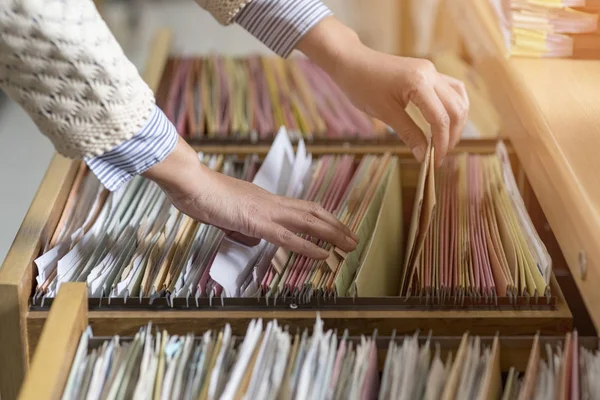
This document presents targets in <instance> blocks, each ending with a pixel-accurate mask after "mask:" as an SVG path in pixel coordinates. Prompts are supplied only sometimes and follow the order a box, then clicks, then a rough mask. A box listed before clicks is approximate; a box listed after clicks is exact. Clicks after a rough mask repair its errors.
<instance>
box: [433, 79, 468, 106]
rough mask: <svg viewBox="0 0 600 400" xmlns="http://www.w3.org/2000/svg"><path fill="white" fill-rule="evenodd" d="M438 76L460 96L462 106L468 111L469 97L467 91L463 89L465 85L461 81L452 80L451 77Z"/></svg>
mask: <svg viewBox="0 0 600 400" xmlns="http://www.w3.org/2000/svg"><path fill="white" fill-rule="evenodd" d="M440 76H441V77H442V79H443V80H445V81H446V83H448V84H449V85H450V87H452V89H454V90H455V91H456V93H458V94H459V95H460V97H461V98H462V99H463V101H464V105H465V106H466V107H467V109H468V108H469V95H468V94H467V89H466V88H465V84H464V83H463V82H462V81H460V80H458V79H456V78H453V77H451V76H448V75H444V74H440Z"/></svg>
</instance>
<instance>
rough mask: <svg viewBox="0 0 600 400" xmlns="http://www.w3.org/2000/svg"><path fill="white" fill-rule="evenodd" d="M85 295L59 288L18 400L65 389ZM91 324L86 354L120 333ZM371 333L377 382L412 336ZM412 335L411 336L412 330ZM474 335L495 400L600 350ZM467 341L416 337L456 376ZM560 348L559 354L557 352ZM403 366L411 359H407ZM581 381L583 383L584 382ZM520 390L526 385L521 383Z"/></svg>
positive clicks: (591, 345)
mask: <svg viewBox="0 0 600 400" xmlns="http://www.w3.org/2000/svg"><path fill="white" fill-rule="evenodd" d="M85 292H86V288H85V286H84V285H83V284H81V283H75V284H71V283H69V284H65V285H64V286H63V287H62V288H61V290H60V292H59V295H58V297H57V299H56V302H55V303H54V305H53V306H52V309H51V312H50V317H49V319H48V322H47V324H46V326H45V327H44V329H43V333H42V339H41V342H40V345H39V347H38V349H37V350H36V352H35V357H34V359H33V364H32V368H31V371H30V373H29V374H28V376H27V379H26V381H25V383H24V386H23V388H22V390H21V398H24V399H29V398H32V399H33V398H36V399H37V398H40V396H41V397H42V398H45V397H47V396H48V393H52V394H54V397H58V395H60V393H62V391H63V390H64V388H65V385H66V382H67V377H68V371H70V370H71V366H72V364H73V362H74V358H75V353H76V351H78V350H77V349H78V346H81V345H80V344H79V340H77V339H78V338H79V336H80V335H81V334H82V333H83V332H84V330H85V329H86V326H87V325H88V318H90V317H91V318H96V319H97V315H96V316H94V315H93V313H88V310H87V304H86V303H87V302H86V293H85ZM157 314H158V313H155V315H157ZM261 317H262V318H264V319H265V321H264V323H263V325H262V326H263V327H264V326H265V325H264V324H266V323H267V320H268V319H270V316H267V315H262V316H261ZM151 320H152V323H153V326H156V327H158V328H159V329H160V330H161V331H163V330H164V329H166V331H167V332H168V333H169V334H174V333H175V332H173V331H172V330H171V328H175V329H176V330H178V331H179V330H181V329H182V326H181V325H179V326H177V325H172V324H169V323H167V324H165V323H164V322H165V320H164V318H162V317H159V318H158V319H156V318H151ZM134 321H138V320H136V319H132V320H131V321H130V322H131V327H130V328H131V329H132V333H137V332H139V329H140V327H142V326H143V325H144V324H145V323H146V321H141V320H140V322H141V325H137V326H134V325H133V324H134V323H135V322H134ZM192 321H193V320H192ZM288 321H289V320H283V321H282V320H279V321H278V322H279V326H284V325H285V324H286V323H287V322H288ZM332 321H333V320H332V319H325V320H324V321H323V322H324V330H329V329H332V328H335V327H337V326H332V325H331V324H330V322H332ZM89 322H91V323H92V327H93V336H92V337H90V338H89V341H88V352H89V351H91V350H92V349H99V348H100V347H101V346H102V345H103V344H104V343H105V342H106V341H107V340H110V339H111V337H112V336H113V335H115V333H117V334H121V332H122V328H121V327H120V326H118V325H113V326H112V328H111V327H110V326H109V325H108V324H106V325H104V326H102V329H103V332H104V333H100V332H98V329H97V328H100V326H99V325H98V324H97V321H96V324H94V323H93V321H91V320H90V321H89ZM181 322H183V321H181ZM230 322H231V326H232V328H233V333H234V334H235V332H236V331H240V329H241V332H242V333H241V334H240V335H239V336H237V337H234V338H232V340H233V341H234V343H236V346H240V344H241V343H242V341H243V340H244V333H245V332H246V328H247V326H242V324H241V323H240V321H239V320H232V321H230ZM307 323H309V324H310V326H314V324H315V319H312V320H311V321H308V318H307ZM347 323H348V324H351V321H347ZM183 329H184V332H186V333H190V332H192V333H194V334H195V340H196V342H195V343H194V344H193V346H194V347H195V346H201V345H200V342H199V341H200V338H201V337H202V333H203V332H205V331H207V330H212V332H213V335H214V332H215V331H219V330H220V329H219V328H217V327H216V326H211V327H201V326H200V325H196V324H191V325H187V326H186V327H185V328H183ZM366 330H367V328H366V327H365V328H364V332H365V333H366ZM292 332H293V331H292ZM374 332H376V337H374V347H372V348H371V351H372V352H373V353H372V354H373V356H372V357H370V358H369V360H370V361H369V362H372V363H373V364H372V365H373V366H374V367H373V368H376V369H377V370H378V371H379V374H377V371H376V370H375V371H373V373H374V374H375V375H376V376H374V379H376V380H377V379H380V378H378V377H377V376H379V377H381V372H382V371H384V370H386V368H389V365H387V364H386V358H387V357H389V355H388V354H389V351H390V341H396V343H401V342H402V341H403V340H407V339H406V338H407V337H410V336H412V335H409V336H405V337H404V339H403V338H402V337H403V335H398V336H396V338H392V337H389V336H386V335H381V334H380V331H379V326H377V327H376V328H374ZM338 333H340V331H338ZM411 333H414V331H413V332H411ZM86 335H87V333H86ZM132 336H133V335H129V337H120V338H119V342H121V343H123V342H127V341H130V340H132ZM292 336H293V335H292ZM369 336H371V335H367V337H369ZM469 336H470V337H471V338H472V337H473V336H475V335H473V334H472V333H469ZM477 336H478V341H479V343H478V344H476V345H475V347H471V350H470V351H476V352H477V357H480V355H479V352H480V351H481V357H482V358H480V360H481V361H480V362H481V363H482V365H483V366H484V368H483V370H484V372H483V373H482V378H481V382H487V383H482V389H481V390H484V391H487V392H488V394H489V396H485V397H483V398H498V396H499V395H500V393H502V392H503V391H506V390H507V389H506V385H507V383H506V381H504V382H503V379H502V376H503V375H504V374H505V373H507V372H509V371H510V372H509V374H511V376H513V379H514V378H518V379H520V380H522V382H535V381H536V379H537V374H539V373H540V372H538V367H537V365H538V363H539V362H543V360H545V359H546V355H545V354H546V352H547V351H548V350H549V349H552V351H556V352H558V353H557V354H563V352H564V354H566V355H565V357H568V358H567V361H565V363H566V365H569V366H571V370H569V373H568V374H566V373H564V372H562V373H561V374H562V375H561V376H563V375H564V376H565V377H566V382H569V381H571V379H572V377H576V379H578V380H577V382H579V376H580V374H582V373H583V372H584V371H587V369H585V367H583V366H581V367H580V366H579V363H574V364H572V361H571V360H576V359H578V357H581V356H579V354H583V353H580V352H583V351H584V349H586V350H589V351H591V352H594V351H596V350H597V349H598V339H597V338H592V337H581V336H578V337H577V339H574V336H573V335H572V334H571V333H567V334H566V335H563V336H543V335H542V336H536V337H533V336H524V337H514V336H513V337H509V336H497V335H490V336H479V335H477ZM213 337H214V336H213ZM347 340H348V341H350V342H353V343H354V345H355V346H358V345H359V344H360V343H361V339H360V338H357V337H355V336H354V337H353V336H352V335H351V336H350V337H349V338H348V339H347ZM363 340H364V338H363ZM469 340H470V339H468V338H467V336H466V335H465V334H464V332H461V333H459V334H457V335H453V333H452V332H444V335H443V336H438V335H433V336H432V337H429V336H428V335H427V334H421V335H419V338H418V346H419V347H421V348H422V346H430V351H431V353H430V355H429V356H430V357H431V358H432V359H435V358H437V357H439V361H438V362H440V361H441V362H445V360H452V361H449V362H448V364H447V365H448V368H450V370H452V371H455V370H456V371H457V372H459V371H465V369H466V368H467V367H466V364H467V358H465V357H464V354H465V351H467V350H466V347H467V346H473V342H470V341H469ZM468 343H470V344H468ZM559 347H560V348H561V349H562V351H561V350H558V348H559ZM238 348H239V347H238ZM480 349H481V350H480ZM484 349H487V350H484ZM565 349H569V350H565ZM350 351H352V350H350ZM394 351H396V350H394ZM438 351H439V353H438ZM434 353H435V355H434ZM573 354H576V355H577V356H574V355H573ZM399 356H400V353H398V352H396V355H395V356H392V358H395V357H399ZM140 357H141V356H140ZM561 357H562V356H561ZM407 362H410V361H409V360H407ZM582 365H583V364H582ZM416 366H417V365H416V364H415V367H416ZM248 367H249V368H256V366H254V367H250V365H248ZM561 371H562V369H561ZM455 373H456V372H455ZM463 373H464V372H462V373H461V375H462V374H463ZM571 374H573V375H571ZM451 375H452V373H450V375H449V376H451ZM42 376H43V379H42ZM134 376H135V375H134ZM581 382H584V381H583V380H582V381H581ZM567 384H568V383H567ZM487 386H489V387H487ZM524 387H528V386H527V385H525V386H524ZM376 388H377V386H376V387H374V388H372V389H373V390H375V391H376V390H377V389H376ZM520 390H527V389H520ZM533 390H535V389H533ZM479 398H482V397H479Z"/></svg>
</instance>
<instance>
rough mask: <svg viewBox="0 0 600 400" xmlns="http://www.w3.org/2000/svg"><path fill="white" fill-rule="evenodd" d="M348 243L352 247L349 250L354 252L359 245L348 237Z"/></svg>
mask: <svg viewBox="0 0 600 400" xmlns="http://www.w3.org/2000/svg"><path fill="white" fill-rule="evenodd" d="M346 242H347V243H348V245H349V246H350V248H349V249H348V250H350V251H352V250H354V249H355V248H356V245H358V242H357V241H356V240H354V239H352V238H351V237H348V236H346Z"/></svg>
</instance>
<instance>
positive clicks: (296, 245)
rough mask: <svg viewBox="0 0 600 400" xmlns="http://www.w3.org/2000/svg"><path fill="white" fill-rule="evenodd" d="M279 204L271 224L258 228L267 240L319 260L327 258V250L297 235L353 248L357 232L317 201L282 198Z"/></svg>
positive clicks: (350, 249) (349, 249)
mask: <svg viewBox="0 0 600 400" xmlns="http://www.w3.org/2000/svg"><path fill="white" fill-rule="evenodd" d="M279 204H280V206H279V207H278V208H277V211H276V212H274V213H273V214H272V217H271V221H270V223H269V224H267V225H266V226H265V228H264V229H260V235H261V236H262V237H263V238H264V239H266V240H268V241H269V242H271V243H274V244H277V245H279V246H281V247H285V248H286V249H288V250H292V251H295V252H297V253H299V254H302V255H305V256H307V257H310V258H314V259H318V260H322V259H325V258H327V256H328V255H329V251H327V250H325V249H323V248H321V247H319V246H317V245H316V244H314V243H312V242H311V241H310V240H307V239H304V238H302V237H300V236H298V235H297V234H306V235H310V236H311V237H313V238H316V239H319V240H322V241H325V242H327V243H330V244H332V245H333V246H336V247H338V248H340V249H342V250H343V251H345V252H350V251H353V250H354V249H355V248H356V245H357V243H358V237H357V236H356V234H354V233H353V232H352V231H350V229H348V227H346V226H345V225H344V224H342V223H341V222H340V221H339V220H338V219H337V218H336V217H335V216H333V215H332V214H331V213H329V212H327V211H326V210H325V209H323V207H321V206H320V205H318V204H317V203H313V202H309V201H304V200H298V199H292V198H286V197H282V198H279Z"/></svg>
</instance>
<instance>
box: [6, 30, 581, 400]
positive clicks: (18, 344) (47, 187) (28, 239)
mask: <svg viewBox="0 0 600 400" xmlns="http://www.w3.org/2000/svg"><path fill="white" fill-rule="evenodd" d="M169 43H170V33H169V32H168V31H161V32H159V33H158V34H157V36H156V39H155V41H154V44H153V48H152V52H151V56H150V59H149V62H148V66H147V68H146V73H145V75H144V77H145V79H146V81H147V82H148V84H149V85H150V87H151V88H152V89H153V90H156V88H157V87H158V83H159V81H160V78H161V75H162V70H163V66H164V63H165V61H166V59H167V56H168V53H169ZM492 146H493V142H491V141H485V140H484V141H482V140H474V141H465V142H463V143H461V144H460V145H459V147H458V149H457V151H469V152H490V150H491V149H493V147H492ZM509 147H510V146H509ZM267 149H268V147H266V146H262V147H261V146H256V147H252V148H248V147H245V146H235V145H231V146H225V147H224V146H203V147H202V151H205V152H227V153H230V154H233V153H236V154H237V153H242V154H244V153H265V152H266V150H267ZM308 150H309V151H311V152H312V153H313V154H315V155H318V154H324V153H329V154H331V153H354V154H365V153H378V154H382V153H384V152H391V153H393V154H395V155H398V156H399V157H400V158H409V157H412V156H411V153H410V151H409V149H408V148H407V147H405V146H404V145H403V144H401V143H397V144H393V145H389V144H386V145H381V144H379V145H377V144H373V145H368V146H365V145H356V144H351V143H350V144H346V145H343V146H341V145H340V146H338V147H335V148H334V147H327V146H315V145H310V144H309V145H308ZM77 165H78V164H77V162H73V161H70V160H67V159H65V158H63V157H61V156H58V155H56V156H55V157H54V158H53V160H52V162H51V163H50V166H49V168H48V171H47V173H46V175H45V177H44V179H43V181H42V183H41V185H40V188H39V190H38V192H37V194H36V196H35V198H34V200H33V202H32V205H31V207H30V209H29V211H28V213H27V215H26V217H25V219H24V221H23V224H22V225H21V228H20V229H19V231H18V233H17V236H16V238H15V241H14V242H13V245H12V247H11V249H10V251H9V253H8V255H7V257H6V260H5V262H4V264H3V266H2V268H1V269H0V320H2V325H0V354H2V359H1V363H0V369H1V370H2V374H0V396H1V397H2V398H3V399H11V398H14V397H15V396H16V394H17V390H18V387H19V385H20V383H21V382H22V380H23V377H24V374H25V372H26V371H27V368H28V360H29V358H30V355H32V354H33V350H34V349H35V346H36V344H37V342H38V340H39V338H40V335H41V332H42V327H43V324H44V321H45V320H46V319H47V318H48V311H30V310H29V305H30V304H29V297H30V294H31V290H32V287H33V281H34V267H33V260H34V259H35V258H36V257H37V255H38V253H39V251H40V247H41V244H42V241H43V238H45V237H48V235H49V234H50V233H51V232H52V231H53V229H54V227H55V226H56V224H57V222H58V219H59V217H60V213H61V211H62V209H63V207H64V204H65V202H66V198H67V195H68V193H69V190H70V187H71V184H72V182H73V180H74V178H75V174H76V171H77ZM517 178H518V180H519V181H520V182H525V181H524V172H523V170H522V169H520V168H518V169H517ZM521 186H522V187H524V188H525V189H526V190H527V188H528V187H529V186H528V185H521ZM529 197H531V193H529V192H527V191H526V192H525V193H524V198H525V199H526V200H527V198H529ZM531 204H533V206H535V205H536V204H537V202H532V203H531ZM541 215H542V216H543V214H541ZM535 223H536V225H537V226H538V229H539V227H541V226H543V225H544V224H545V220H539V221H535ZM549 251H550V252H551V255H552V256H553V259H554V260H555V264H556V262H557V261H558V263H559V264H560V263H561V260H563V258H562V255H561V254H560V250H559V249H558V248H549ZM553 283H554V286H555V287H554V288H553V289H554V291H553V295H555V296H556V297H557V306H556V309H555V310H548V311H546V310H520V311H513V310H502V311H496V310H486V311H477V310H473V311H465V310H458V311H457V310H454V311H452V310H449V311H448V310H443V311H428V312H425V313H423V312H415V311H389V310H379V311H356V310H348V311H321V313H320V315H321V318H323V319H324V320H325V323H326V325H327V326H338V327H348V326H356V327H357V328H356V330H355V333H356V332H360V331H363V332H367V331H372V330H373V328H375V327H377V328H378V329H379V331H380V333H382V334H389V333H391V331H392V330H393V329H397V330H398V331H399V332H400V333H405V332H406V333H408V332H414V331H415V330H416V329H419V328H423V327H424V326H427V327H429V328H432V329H434V330H435V331H438V332H445V333H447V332H455V333H456V332H458V327H459V326H460V327H465V326H468V327H469V330H470V331H471V332H473V333H476V334H482V335H485V334H488V335H490V334H494V333H495V332H496V331H498V330H499V331H501V333H504V334H516V335H526V334H532V333H534V332H535V331H538V330H539V331H541V332H542V333H547V334H558V333H561V332H565V331H568V330H570V329H571V327H572V315H571V313H570V311H569V307H568V306H567V304H566V301H565V298H564V296H563V294H562V292H561V290H560V288H559V287H558V285H556V281H555V280H553ZM316 312H317V311H316V310H310V311H303V310H296V311H294V310H290V311H279V310H278V311H260V312H259V311H248V312H239V311H226V312H215V311H204V310H191V311H93V312H90V314H89V323H90V324H91V325H92V327H93V329H94V331H95V332H96V333H97V334H99V335H108V334H114V333H119V334H121V335H130V334H133V333H134V332H135V331H137V329H138V327H139V326H140V325H143V324H145V323H147V322H148V321H150V320H153V321H155V322H156V323H157V324H159V325H160V326H163V327H165V328H166V329H168V330H169V331H170V332H172V333H177V332H180V333H184V332H186V331H188V330H194V331H201V330H205V329H208V328H214V327H215V326H219V325H224V324H225V323H227V322H229V323H230V324H231V325H232V327H233V328H234V330H237V331H240V332H239V333H243V331H242V330H245V327H246V324H247V322H248V321H249V320H250V319H253V318H259V317H262V318H276V319H278V320H280V321H281V323H288V324H290V325H293V326H312V324H313V322H314V318H315V315H316ZM367 320H368V321H369V322H368V323H367V322H366V321H367ZM457 321H460V324H458V325H457V324H456V322H457ZM460 330H461V331H463V330H464V329H462V328H461V329H460Z"/></svg>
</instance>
